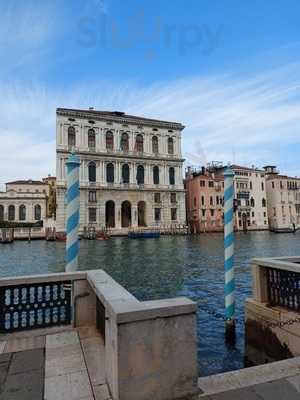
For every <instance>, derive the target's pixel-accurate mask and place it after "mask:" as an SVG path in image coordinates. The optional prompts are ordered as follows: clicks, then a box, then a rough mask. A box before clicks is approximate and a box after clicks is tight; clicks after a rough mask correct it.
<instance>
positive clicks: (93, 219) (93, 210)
mask: <svg viewBox="0 0 300 400" xmlns="http://www.w3.org/2000/svg"><path fill="white" fill-rule="evenodd" d="M96 217H97V209H96V208H89V222H96V220H97V218H96Z"/></svg>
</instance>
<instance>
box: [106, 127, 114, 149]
mask: <svg viewBox="0 0 300 400" xmlns="http://www.w3.org/2000/svg"><path fill="white" fill-rule="evenodd" d="M106 149H107V150H113V149H114V134H113V133H112V132H111V131H107V132H106Z"/></svg>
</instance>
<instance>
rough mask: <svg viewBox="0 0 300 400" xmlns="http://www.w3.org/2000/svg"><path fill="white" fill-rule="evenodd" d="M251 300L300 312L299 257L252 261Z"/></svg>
mask: <svg viewBox="0 0 300 400" xmlns="http://www.w3.org/2000/svg"><path fill="white" fill-rule="evenodd" d="M252 289H253V299H254V300H255V301H258V302H261V303H268V304H269V305H270V306H282V307H285V308H287V309H290V310H295V311H300V257H281V258H262V259H254V260H252Z"/></svg>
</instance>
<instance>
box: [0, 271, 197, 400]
mask: <svg viewBox="0 0 300 400" xmlns="http://www.w3.org/2000/svg"><path fill="white" fill-rule="evenodd" d="M32 287H34V288H35V289H34V290H33V289H30V288H32ZM53 287H54V289H53ZM39 288H41V289H39ZM7 289H8V290H11V291H10V292H9V295H6V296H7V298H8V297H10V300H9V301H8V303H9V304H5V301H6V300H5V291H6V290H7ZM25 289H26V290H25ZM30 290H32V292H30ZM60 291H61V292H60ZM0 293H1V307H2V310H1V314H2V318H3V315H4V314H3V309H5V307H9V306H10V304H13V303H14V301H17V302H18V303H19V307H20V308H19V311H20V320H19V322H18V326H17V327H16V328H17V330H22V329H23V328H24V329H28V326H27V325H26V324H25V322H26V321H27V322H28V321H30V312H31V315H35V317H36V318H34V319H32V325H31V326H30V327H29V328H30V329H34V328H40V327H41V326H43V327H44V326H47V324H48V325H49V326H50V325H55V324H57V325H61V324H64V323H69V322H71V323H72V324H73V325H74V326H76V327H80V326H87V325H93V326H95V325H96V326H97V327H98V329H99V330H100V331H101V333H102V335H103V336H104V340H105V370H106V381H107V384H108V387H109V390H110V393H111V396H112V398H113V399H114V400H150V399H151V400H153V399H155V400H171V399H180V398H192V397H193V396H194V395H196V394H197V392H198V386H197V378H198V368H197V334H196V309H197V305H196V303H194V302H192V301H191V300H189V299H187V298H184V297H182V298H175V299H167V300H154V301H142V302H141V301H139V300H137V299H136V298H135V297H134V296H133V295H132V294H131V293H129V292H128V291H127V290H125V289H124V288H123V287H122V286H121V285H119V284H118V283H117V282H116V281H114V280H113V279H112V278H111V277H110V276H109V275H108V274H106V273H105V272H104V271H102V270H91V271H83V272H80V271H79V272H74V273H56V274H47V275H34V276H26V277H14V278H3V279H0ZM30 293H31V296H32V298H31V297H30ZM57 293H60V294H61V298H60V296H58V295H57ZM68 293H70V299H71V300H70V304H71V305H70V310H69V311H70V318H68V319H65V320H64V319H63V320H61V319H60V318H56V317H55V318H54V317H53V315H56V314H57V313H55V312H54V311H53V308H54V307H60V306H66V307H68V304H67V302H65V300H64V299H65V295H66V296H67V294H68ZM33 294H34V296H35V297H34V296H33ZM22 296H23V297H22ZM39 296H40V297H39ZM14 299H15V300H14ZM22 307H23V308H22ZM47 309H48V310H50V311H46V310H47ZM26 310H27V311H26ZM39 310H41V311H39ZM33 311H34V313H35V314H32V312H33ZM66 311H67V310H66ZM22 312H23V320H24V321H25V322H24V324H25V325H26V326H25V325H24V327H23V326H22ZM38 315H39V318H38ZM68 315H69V314H68ZM2 322H3V321H2ZM4 322H5V321H4ZM4 322H3V323H4ZM28 323H29V322H28ZM2 326H4V325H2ZM13 328H14V326H13V325H10V331H13V330H14V329H13Z"/></svg>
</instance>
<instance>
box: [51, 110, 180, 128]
mask: <svg viewBox="0 0 300 400" xmlns="http://www.w3.org/2000/svg"><path fill="white" fill-rule="evenodd" d="M56 115H59V116H63V117H72V118H81V119H94V120H96V121H107V122H117V123H120V124H133V125H144V126H151V127H160V128H164V129H178V130H180V131H182V130H183V129H184V128H185V126H184V125H182V124H181V123H178V122H170V121H160V120H156V119H151V118H143V117H136V116H133V115H128V116H126V114H124V115H117V114H113V113H112V114H105V112H103V114H102V113H101V111H96V110H75V109H67V108H57V110H56Z"/></svg>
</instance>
